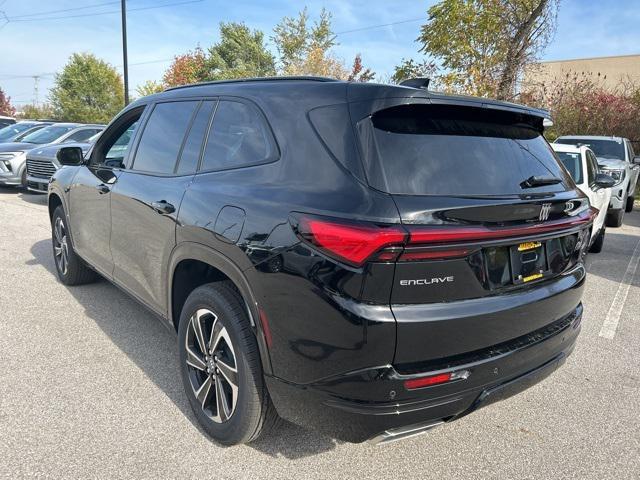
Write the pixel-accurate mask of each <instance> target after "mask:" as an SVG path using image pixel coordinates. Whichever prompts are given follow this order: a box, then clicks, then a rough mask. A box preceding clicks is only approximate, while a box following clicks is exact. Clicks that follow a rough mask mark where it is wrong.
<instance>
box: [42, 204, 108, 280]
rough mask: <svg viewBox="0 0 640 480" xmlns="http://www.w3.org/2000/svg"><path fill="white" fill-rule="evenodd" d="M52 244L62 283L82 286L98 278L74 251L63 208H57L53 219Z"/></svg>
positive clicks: (54, 261)
mask: <svg viewBox="0 0 640 480" xmlns="http://www.w3.org/2000/svg"><path fill="white" fill-rule="evenodd" d="M51 243H52V245H53V263H54V264H55V266H56V272H57V273H58V278H59V279H60V281H61V282H62V283H64V284H65V285H82V284H85V283H91V282H93V281H95V280H96V279H97V278H98V274H97V273H96V272H94V271H93V270H91V269H90V268H89V267H88V266H87V264H86V263H84V261H83V260H82V259H81V258H80V257H79V256H78V254H77V253H76V252H75V250H74V249H73V245H72V244H71V241H70V239H69V235H68V230H67V221H66V218H65V215H64V209H63V208H62V206H59V207H58V208H56V209H55V211H54V212H53V216H52V217H51Z"/></svg>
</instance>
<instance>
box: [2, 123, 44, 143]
mask: <svg viewBox="0 0 640 480" xmlns="http://www.w3.org/2000/svg"><path fill="white" fill-rule="evenodd" d="M47 125H51V123H45V122H38V121H32V120H25V121H22V122H18V123H14V124H12V125H7V126H6V127H4V128H2V129H0V143H11V142H20V140H21V139H22V138H24V137H25V136H27V135H28V134H30V133H32V132H35V131H36V130H40V129H41V128H44V127H46V126H47Z"/></svg>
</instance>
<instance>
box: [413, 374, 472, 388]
mask: <svg viewBox="0 0 640 480" xmlns="http://www.w3.org/2000/svg"><path fill="white" fill-rule="evenodd" d="M469 374H470V372H469V370H459V371H457V372H447V373H439V374H437V375H429V376H427V377H419V378H412V379H410V380H405V381H404V388H406V389H407V390H416V389H418V388H424V387H430V386H432V385H440V384H442V383H448V382H452V381H454V380H466V379H467V378H469Z"/></svg>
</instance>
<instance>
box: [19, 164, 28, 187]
mask: <svg viewBox="0 0 640 480" xmlns="http://www.w3.org/2000/svg"><path fill="white" fill-rule="evenodd" d="M20 186H21V187H22V188H23V189H24V190H27V168H26V167H25V169H24V170H23V171H22V175H20Z"/></svg>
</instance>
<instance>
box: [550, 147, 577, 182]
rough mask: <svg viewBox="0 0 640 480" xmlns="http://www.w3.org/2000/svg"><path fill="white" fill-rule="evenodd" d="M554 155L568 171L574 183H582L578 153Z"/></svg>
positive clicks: (557, 153)
mask: <svg viewBox="0 0 640 480" xmlns="http://www.w3.org/2000/svg"><path fill="white" fill-rule="evenodd" d="M556 155H557V156H558V158H559V159H560V161H561V162H562V164H563V165H564V167H565V168H566V169H567V170H569V173H570V174H571V177H572V178H573V180H574V181H575V182H576V183H582V161H581V159H580V154H579V153H569V152H556Z"/></svg>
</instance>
